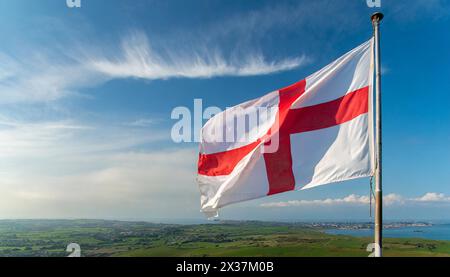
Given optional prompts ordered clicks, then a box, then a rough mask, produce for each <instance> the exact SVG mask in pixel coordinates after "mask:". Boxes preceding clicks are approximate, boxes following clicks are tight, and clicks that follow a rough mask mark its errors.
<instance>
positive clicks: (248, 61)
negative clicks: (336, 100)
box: [88, 32, 308, 80]
mask: <svg viewBox="0 0 450 277" xmlns="http://www.w3.org/2000/svg"><path fill="white" fill-rule="evenodd" d="M119 53H120V54H119V55H115V56H113V57H103V58H98V57H94V58H92V59H91V61H90V62H89V63H88V64H90V65H91V66H92V68H94V69H95V70H96V71H97V72H100V73H102V74H105V75H106V76H109V77H111V78H142V79H149V80H156V79H170V78H211V77H217V76H254V75H265V74H271V73H275V72H280V71H286V70H291V69H294V68H297V67H299V66H301V65H303V64H305V63H306V62H307V61H308V59H307V58H306V57H305V56H301V57H294V58H289V59H285V60H281V61H267V60H266V58H265V57H264V56H263V55H262V54H260V53H250V54H248V55H245V56H243V57H239V58H233V59H226V58H225V57H224V56H223V54H222V53H221V52H220V51H218V50H205V49H203V50H201V51H198V50H197V51H196V50H193V51H190V52H187V51H185V52H181V51H179V50H178V51H167V53H157V52H156V51H155V50H154V49H152V47H151V45H150V42H149V39H148V38H147V36H146V35H145V34H143V33H140V32H135V33H132V34H131V35H130V36H128V37H126V38H125V39H124V40H123V42H122V47H121V49H120V51H119Z"/></svg>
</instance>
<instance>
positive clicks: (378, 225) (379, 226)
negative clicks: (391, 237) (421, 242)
mask: <svg viewBox="0 0 450 277" xmlns="http://www.w3.org/2000/svg"><path fill="white" fill-rule="evenodd" d="M383 17H384V15H383V14H382V13H380V12H377V13H374V14H373V15H372V17H371V19H372V25H373V31H374V43H375V44H374V46H375V59H374V60H375V75H376V76H375V97H376V100H375V103H376V104H375V105H376V120H375V122H376V123H375V125H376V126H375V127H376V133H375V136H376V145H377V147H376V149H377V163H376V175H375V257H381V256H382V247H383V244H382V241H383V236H382V232H383V201H382V197H383V196H382V189H381V187H382V186H381V184H382V183H381V181H382V174H381V170H382V166H381V165H382V164H381V151H382V149H381V147H382V140H381V139H382V137H381V58H380V30H379V26H380V22H381V20H382V19H383Z"/></svg>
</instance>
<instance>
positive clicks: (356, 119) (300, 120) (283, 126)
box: [197, 39, 375, 217]
mask: <svg viewBox="0 0 450 277" xmlns="http://www.w3.org/2000/svg"><path fill="white" fill-rule="evenodd" d="M372 78H373V39H371V40H369V41H367V42H365V43H364V44H362V45H360V46H358V47H357V48H355V49H353V50H351V51H350V52H348V53H347V54H345V55H344V56H342V57H340V58H339V59H337V60H336V61H334V62H332V63H331V64H329V65H327V66H326V67H324V68H323V69H321V70H320V71H318V72H316V73H314V74H312V75H310V76H309V77H307V78H306V79H304V80H301V81H299V82H297V83H295V84H293V85H291V86H288V87H286V88H283V89H280V90H278V91H274V92H272V93H269V94H267V95H265V96H262V97H261V98H258V99H255V100H252V101H248V102H246V103H243V104H240V105H238V106H235V107H233V108H230V109H227V110H225V111H224V112H222V113H220V114H217V115H215V116H214V117H212V118H211V119H210V120H209V121H208V122H207V123H206V124H205V126H204V127H203V128H202V135H201V144H200V154H199V162H198V178H197V180H198V184H199V189H200V193H201V209H202V211H203V212H204V213H205V214H206V215H207V216H208V217H212V216H215V215H217V211H218V209H219V208H221V207H224V206H226V205H229V204H232V203H237V202H242V201H245V200H250V199H256V198H260V197H265V196H269V195H273V194H277V193H282V192H286V191H292V190H301V189H308V188H312V187H316V186H320V185H324V184H329V183H335V182H341V181H345V180H350V179H355V178H362V177H368V176H373V173H374V164H375V162H374V154H373V153H374V151H373V149H374V146H373V130H372V126H373V125H372V117H373V116H372V115H373V113H372V99H373V98H372V80H373V79H372ZM239 123H240V124H239Z"/></svg>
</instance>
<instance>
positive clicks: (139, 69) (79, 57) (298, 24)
mask: <svg viewBox="0 0 450 277" xmlns="http://www.w3.org/2000/svg"><path fill="white" fill-rule="evenodd" d="M65 2H66V1H65V0H41V1H28V0H14V1H13V0H0V37H1V42H2V43H1V44H0V95H1V97H0V190H1V192H2V193H1V194H0V218H80V217H83V218H117V219H158V218H172V219H186V218H190V219H196V218H198V219H201V218H203V215H202V214H201V213H200V212H199V209H200V207H199V205H200V204H199V193H198V190H197V185H196V182H195V172H196V159H197V151H198V145H197V144H195V143H192V144H186V143H185V144H175V143H173V142H172V140H171V137H170V130H171V127H172V125H173V124H174V123H175V121H174V120H172V119H171V118H170V114H171V111H172V110H173V109H174V108H175V107H178V106H186V107H189V108H191V109H192V108H193V101H194V99H195V98H201V99H202V100H203V105H204V106H205V107H208V106H218V107H221V108H225V107H228V106H233V105H236V104H238V103H241V102H244V101H246V100H249V99H253V98H255V97H259V96H261V95H263V94H265V93H267V92H270V91H273V90H276V89H278V88H281V87H284V86H286V85H289V84H291V83H293V82H295V81H298V80H300V79H303V78H305V77H306V76H308V75H309V74H311V73H313V72H314V71H316V70H318V69H320V68H321V67H323V66H325V65H326V64H327V63H329V62H331V61H332V60H333V59H335V58H337V57H339V56H340V55H342V54H344V53H345V52H347V51H348V50H350V49H352V48H354V47H356V46H357V45H359V44H360V43H362V42H364V41H366V40H367V39H368V38H369V37H370V36H371V32H372V29H371V24H370V21H369V17H370V14H372V13H373V12H375V11H376V9H373V8H368V7H367V5H366V1H364V0H362V1H356V0H355V1H350V0H349V1H331V0H328V1H326V0H317V1H213V0H209V1H150V0H149V1H144V0H133V1H119V0H116V1H113V0H110V1H102V0H82V7H81V8H74V9H69V8H68V7H67V6H66V3H65ZM381 10H382V11H383V12H384V13H385V15H386V18H385V20H384V21H383V23H382V57H383V60H382V63H383V109H384V114H383V116H384V121H383V124H384V125H383V128H384V129H383V130H384V193H385V195H386V196H388V195H389V197H387V201H386V209H385V215H386V217H387V218H391V219H400V218H401V219H424V218H425V219H426V218H430V219H450V218H449V217H448V214H450V213H449V212H450V188H449V187H450V181H449V180H450V178H449V177H450V171H449V170H448V168H449V165H450V155H449V154H450V147H449V146H448V143H449V141H450V127H449V126H450V110H449V109H448V103H449V102H450V94H449V91H450V82H449V79H448V77H447V76H449V74H450V54H449V49H450V37H449V36H448V30H449V28H450V3H449V2H448V1H439V0H412V1H406V0H404V1H400V0H395V1H393V0H391V1H389V0H384V1H382V8H381ZM368 194H369V181H368V180H366V179H362V180H357V181H350V182H345V183H341V184H336V185H329V186H323V187H320V188H316V189H312V190H308V191H301V192H291V193H286V194H283V195H277V196H273V197H269V198H265V199H261V200H256V201H250V202H245V203H241V204H237V205H234V206H230V207H229V208H225V209H223V211H222V216H223V218H230V219H265V220H282V219H283V220H306V219H308V220H313V219H317V220H320V219H348V220H353V219H362V220H370V218H369V205H368V203H367V196H368ZM325 199H329V200H328V201H323V200H325ZM313 200H317V201H313ZM289 201H291V202H289Z"/></svg>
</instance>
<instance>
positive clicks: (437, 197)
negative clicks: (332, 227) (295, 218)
mask: <svg viewBox="0 0 450 277" xmlns="http://www.w3.org/2000/svg"><path fill="white" fill-rule="evenodd" d="M417 202H423V203H448V202H450V197H448V196H446V195H445V194H443V193H435V192H428V193H426V194H424V195H423V196H421V197H418V198H405V197H403V196H401V195H399V194H395V193H391V194H387V195H384V196H383V204H384V205H386V206H391V205H404V204H414V203H417ZM369 203H370V199H369V197H368V196H359V195H355V194H351V195H349V196H347V197H344V198H327V199H322V200H291V201H281V202H270V203H263V204H261V205H260V206H261V207H265V208H283V207H299V206H333V205H367V204H369ZM372 203H373V202H372Z"/></svg>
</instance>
